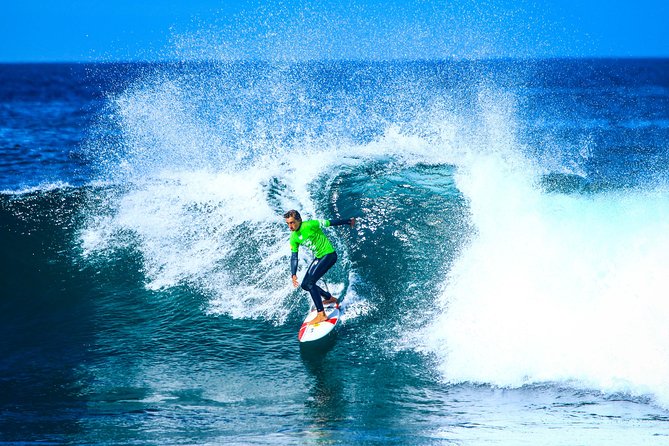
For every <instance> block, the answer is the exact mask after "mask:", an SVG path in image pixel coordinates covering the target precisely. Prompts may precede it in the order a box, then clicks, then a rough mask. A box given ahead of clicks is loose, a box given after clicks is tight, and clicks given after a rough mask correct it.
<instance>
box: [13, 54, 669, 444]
mask: <svg viewBox="0 0 669 446" xmlns="http://www.w3.org/2000/svg"><path fill="white" fill-rule="evenodd" d="M668 66H669V65H668V62H667V61H665V60H552V61H496V62H478V63H473V62H471V63H465V62H459V63H456V62H421V63H357V62H356V63H353V62H350V63H325V62H324V63H312V64H298V65H282V66H276V65H266V64H251V63H246V64H242V63H239V64H185V65H184V64H177V65H170V64H162V65H137V64H130V65H3V66H0V76H2V79H3V82H0V85H1V86H0V104H1V107H0V153H1V157H0V172H2V175H1V176H0V189H1V190H2V193H1V194H0V228H1V231H0V234H1V235H0V237H1V240H2V243H1V246H2V247H3V255H2V256H0V259H1V262H2V265H1V266H2V268H1V270H2V275H0V277H1V279H2V282H0V289H1V290H2V295H3V299H2V304H1V305H2V311H0V314H1V315H2V316H1V317H2V324H0V327H2V328H1V330H2V331H1V332H0V339H1V341H0V349H1V350H0V353H1V354H0V358H1V359H0V442H3V443H5V444H31V443H40V444H161V445H162V444H260V443H261V444H298V443H299V444H304V443H307V444H463V445H465V444H555V445H558V444H560V445H562V444H584V445H585V444H587V445H592V444H621V445H623V444H624V445H629V444H658V445H659V444H664V443H666V442H667V437H668V436H669V424H668V423H669V411H668V405H669V402H668V401H669V387H667V379H666V377H667V376H669V360H667V358H668V357H669V356H668V355H667V353H669V343H668V342H669V341H667V340H668V339H669V332H668V330H669V329H667V324H666V320H667V318H669V305H668V304H667V302H666V299H665V298H664V291H663V290H665V289H666V286H667V277H669V275H667V271H669V263H668V262H667V260H666V252H667V248H669V246H668V245H669V238H668V237H667V236H666V234H667V233H669V232H668V231H667V229H668V228H667V224H666V221H669V220H668V218H667V217H669V206H668V205H667V203H668V202H669V201H667V197H668V196H669V193H668V189H667V169H666V166H667V162H666V161H667V141H668V140H669V138H668V137H669V115H668V112H667V111H668V110H669V107H668V105H669V104H668V102H669V78H668V77H667V73H668V71H667V67H668ZM290 208H298V209H300V210H301V211H302V213H303V214H304V215H305V216H308V217H325V218H339V217H348V216H356V217H358V225H357V226H356V228H355V229H348V228H333V229H332V230H330V232H329V235H330V236H331V239H332V241H333V243H334V245H335V246H336V248H337V250H338V252H339V255H340V261H339V262H338V264H337V265H336V266H335V267H334V269H333V270H332V271H331V272H329V273H328V275H327V276H326V280H327V286H328V287H329V288H330V290H331V291H333V293H334V294H335V295H339V296H341V297H343V298H344V303H345V305H344V316H343V318H342V321H341V324H340V329H339V330H338V331H337V334H336V337H334V338H332V339H330V340H329V341H328V342H327V343H325V344H323V345H320V346H318V347H317V348H312V349H304V348H300V345H299V343H298V342H297V331H298V329H299V326H300V323H301V321H302V319H303V318H304V315H305V314H306V311H307V309H308V306H309V298H308V296H307V295H306V293H304V292H301V291H299V290H297V291H296V290H294V289H293V288H292V285H291V283H290V277H289V255H290V254H289V249H288V242H287V241H288V235H289V233H288V230H287V228H285V224H284V223H283V220H282V218H281V215H282V213H283V211H285V210H286V209H290ZM304 260H305V261H308V260H309V259H308V257H307V256H305V258H304ZM304 263H305V262H302V265H304ZM301 271H303V268H302V270H301ZM300 274H302V272H301V273H300Z"/></svg>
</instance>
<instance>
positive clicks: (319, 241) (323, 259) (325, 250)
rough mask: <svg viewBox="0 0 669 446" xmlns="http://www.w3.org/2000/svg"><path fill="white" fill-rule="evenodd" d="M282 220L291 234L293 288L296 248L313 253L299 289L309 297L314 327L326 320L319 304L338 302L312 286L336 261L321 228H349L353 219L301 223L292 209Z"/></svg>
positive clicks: (330, 244) (328, 294) (298, 214)
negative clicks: (303, 247)
mask: <svg viewBox="0 0 669 446" xmlns="http://www.w3.org/2000/svg"><path fill="white" fill-rule="evenodd" d="M283 218H285V219H286V224H287V225H288V229H290V230H291V232H292V234H290V250H291V253H292V254H291V257H290V273H291V278H292V280H293V286H294V287H295V288H297V286H298V282H297V263H298V257H297V253H298V251H299V249H300V245H304V246H305V247H307V248H309V249H310V250H311V251H313V253H314V260H313V261H312V262H311V264H310V265H309V268H307V273H306V274H305V276H304V279H302V289H303V290H305V291H308V292H309V294H311V298H312V299H313V301H314V305H315V306H316V310H317V311H318V314H317V315H316V318H315V319H314V320H312V321H311V323H312V324H316V323H318V322H323V321H325V320H327V316H326V315H325V309H324V308H323V304H326V305H327V304H331V303H337V302H338V301H337V298H336V297H334V296H333V295H332V294H330V293H329V292H327V291H325V290H323V289H322V288H321V287H319V286H318V285H316V282H317V281H318V279H320V278H321V277H323V276H324V275H325V273H326V272H328V270H329V269H330V268H332V265H334V264H335V262H336V261H337V252H336V251H335V250H334V248H333V247H332V243H330V240H328V238H327V236H326V235H325V234H324V233H323V229H322V228H327V227H328V226H342V225H350V226H351V227H353V226H354V225H355V218H347V219H344V220H307V221H304V222H303V221H302V216H300V213H299V212H297V211H296V210H294V209H293V210H290V211H288V212H286V213H285V214H284V215H283ZM323 298H325V299H323Z"/></svg>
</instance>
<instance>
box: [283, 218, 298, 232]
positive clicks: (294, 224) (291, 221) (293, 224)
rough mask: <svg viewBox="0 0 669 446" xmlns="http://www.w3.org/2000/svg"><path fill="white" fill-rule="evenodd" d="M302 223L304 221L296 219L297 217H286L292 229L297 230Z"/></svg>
mask: <svg viewBox="0 0 669 446" xmlns="http://www.w3.org/2000/svg"><path fill="white" fill-rule="evenodd" d="M300 223H302V222H301V221H300V220H296V219H295V217H288V218H287V219H286V224H287V225H288V229H290V230H291V231H297V230H298V229H299V228H300Z"/></svg>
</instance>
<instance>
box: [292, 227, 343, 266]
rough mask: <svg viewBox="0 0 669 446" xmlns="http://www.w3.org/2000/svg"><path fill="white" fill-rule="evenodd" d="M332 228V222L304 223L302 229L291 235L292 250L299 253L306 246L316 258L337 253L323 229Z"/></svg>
mask: <svg viewBox="0 0 669 446" xmlns="http://www.w3.org/2000/svg"><path fill="white" fill-rule="evenodd" d="M328 226H330V220H307V221H303V222H302V224H301V225H300V229H298V230H297V231H295V232H293V233H292V234H290V250H291V251H292V252H297V251H298V250H299V249H300V245H304V246H306V247H307V248H309V249H311V250H312V251H313V252H314V255H315V256H316V258H319V259H320V258H321V257H323V256H324V255H327V254H330V253H333V252H335V250H334V248H333V247H332V244H331V243H330V240H328V238H327V237H326V236H325V234H324V233H323V230H322V229H321V228H327V227H328Z"/></svg>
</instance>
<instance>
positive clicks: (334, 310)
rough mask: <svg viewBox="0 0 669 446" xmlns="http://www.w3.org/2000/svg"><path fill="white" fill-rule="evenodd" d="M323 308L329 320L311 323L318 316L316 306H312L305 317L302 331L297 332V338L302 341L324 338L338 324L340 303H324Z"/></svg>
mask: <svg viewBox="0 0 669 446" xmlns="http://www.w3.org/2000/svg"><path fill="white" fill-rule="evenodd" d="M323 309H324V310H325V315H326V316H327V317H328V318H327V320H325V321H323V322H319V323H317V324H310V323H309V322H311V321H312V320H313V319H314V318H315V317H316V314H318V312H317V311H316V308H314V307H311V310H310V311H309V314H307V317H306V318H305V319H304V322H303V323H302V326H301V327H300V331H299V333H298V334H297V339H299V341H300V342H313V341H318V340H319V339H323V338H324V337H326V336H327V335H329V334H330V332H331V331H332V330H334V328H335V327H336V326H337V322H339V316H340V315H341V312H340V310H339V305H338V304H328V305H324V306H323Z"/></svg>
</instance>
